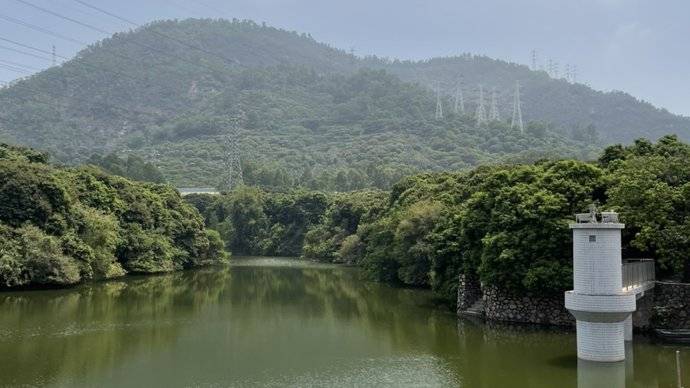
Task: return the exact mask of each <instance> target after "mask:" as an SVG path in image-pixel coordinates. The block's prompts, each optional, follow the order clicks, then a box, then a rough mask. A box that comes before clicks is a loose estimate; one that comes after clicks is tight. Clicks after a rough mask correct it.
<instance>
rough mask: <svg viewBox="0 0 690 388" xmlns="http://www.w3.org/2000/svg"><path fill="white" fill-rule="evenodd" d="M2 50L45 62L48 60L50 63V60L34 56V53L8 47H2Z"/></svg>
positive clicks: (0, 46)
mask: <svg viewBox="0 0 690 388" xmlns="http://www.w3.org/2000/svg"><path fill="white" fill-rule="evenodd" d="M0 49H3V50H8V51H14V52H16V53H19V54H23V55H27V56H30V57H34V58H38V59H43V60H46V61H50V58H46V57H42V56H40V55H36V54H32V53H27V52H26V51H22V50H17V49H15V48H12V47H7V46H3V45H0Z"/></svg>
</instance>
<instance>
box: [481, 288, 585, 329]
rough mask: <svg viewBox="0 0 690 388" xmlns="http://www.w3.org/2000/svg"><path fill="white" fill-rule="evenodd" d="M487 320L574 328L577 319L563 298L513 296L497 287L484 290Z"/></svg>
mask: <svg viewBox="0 0 690 388" xmlns="http://www.w3.org/2000/svg"><path fill="white" fill-rule="evenodd" d="M484 312H485V314H486V319H489V320H495V321H504V322H519V323H538V324H545V325H556V326H573V325H574V324H575V319H574V318H573V317H572V315H570V313H568V310H566V309H565V307H564V306H563V297H562V296H553V297H544V296H511V295H509V294H507V293H505V292H502V291H501V290H500V289H498V288H496V287H491V286H489V287H485V288H484Z"/></svg>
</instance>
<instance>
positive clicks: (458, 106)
mask: <svg viewBox="0 0 690 388" xmlns="http://www.w3.org/2000/svg"><path fill="white" fill-rule="evenodd" d="M453 113H455V114H458V113H460V114H465V98H464V96H463V95H462V84H461V83H460V82H459V81H458V83H457V85H456V86H455V101H454V104H453Z"/></svg>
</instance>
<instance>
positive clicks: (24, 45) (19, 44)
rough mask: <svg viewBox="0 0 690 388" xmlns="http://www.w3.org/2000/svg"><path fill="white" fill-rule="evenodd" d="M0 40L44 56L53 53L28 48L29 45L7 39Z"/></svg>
mask: <svg viewBox="0 0 690 388" xmlns="http://www.w3.org/2000/svg"><path fill="white" fill-rule="evenodd" d="M0 40H1V41H3V42H7V43H12V44H14V45H17V46H19V47H23V48H25V49H29V50H34V51H37V52H39V53H43V54H46V55H53V53H52V52H50V51H48V50H43V49H40V48H37V47H33V46H29V45H27V44H24V43H20V42H17V41H15V40H12V39H7V38H3V37H0ZM48 60H50V59H48Z"/></svg>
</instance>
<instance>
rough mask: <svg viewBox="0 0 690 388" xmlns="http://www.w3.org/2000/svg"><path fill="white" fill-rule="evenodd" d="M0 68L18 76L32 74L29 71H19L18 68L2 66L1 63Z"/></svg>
mask: <svg viewBox="0 0 690 388" xmlns="http://www.w3.org/2000/svg"><path fill="white" fill-rule="evenodd" d="M0 68H2V69H5V70H9V71H13V72H15V73H19V74H31V73H32V72H31V71H28V70H24V69H20V68H18V67H14V66H11V65H4V64H2V63H0Z"/></svg>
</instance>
